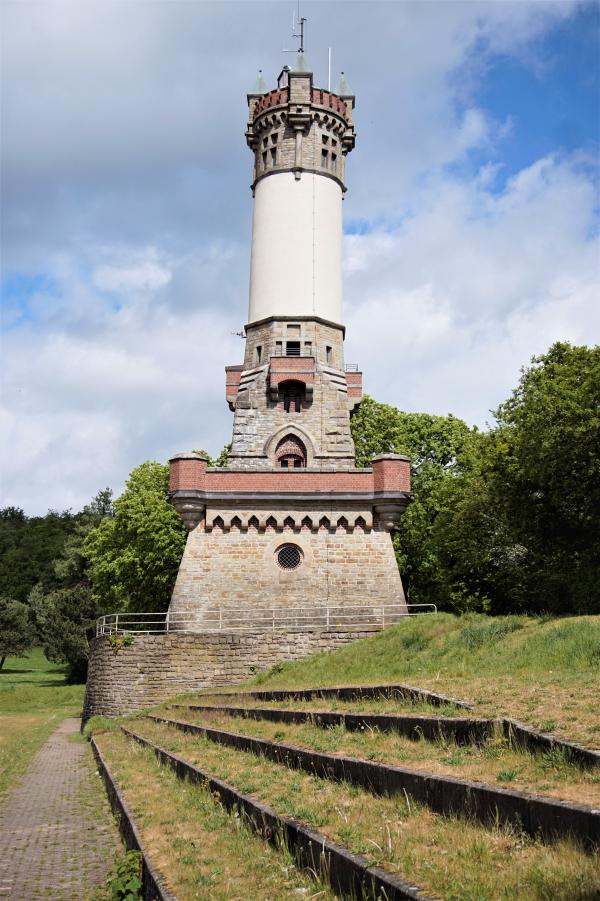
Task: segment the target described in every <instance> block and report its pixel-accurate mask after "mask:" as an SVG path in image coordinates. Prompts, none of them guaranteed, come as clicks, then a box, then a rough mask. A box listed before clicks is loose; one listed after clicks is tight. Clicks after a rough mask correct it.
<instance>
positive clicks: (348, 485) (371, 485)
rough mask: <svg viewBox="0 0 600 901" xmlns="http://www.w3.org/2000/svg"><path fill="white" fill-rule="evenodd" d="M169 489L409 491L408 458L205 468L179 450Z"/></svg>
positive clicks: (223, 491) (368, 494) (214, 491)
mask: <svg viewBox="0 0 600 901" xmlns="http://www.w3.org/2000/svg"><path fill="white" fill-rule="evenodd" d="M169 462H170V464H171V473H170V481H169V490H170V491H171V492H176V491H184V490H192V491H194V490H195V491H199V492H205V493H207V494H223V495H227V494H239V493H250V494H260V493H269V494H271V493H275V494H276V493H285V494H288V493H294V492H296V493H299V494H310V493H315V494H317V495H322V494H332V495H333V494H336V493H339V494H342V493H343V494H364V495H365V498H368V497H372V496H373V495H374V494H377V493H382V492H383V493H385V494H386V495H387V494H390V493H399V494H405V493H408V492H410V461H409V460H408V458H406V457H399V456H397V455H390V456H389V457H388V456H381V457H379V458H376V459H375V460H374V462H373V469H348V470H345V471H344V470H330V471H327V470H318V471H311V470H309V469H302V470H284V469H272V470H251V469H239V470H235V469H227V470H225V469H208V470H207V463H206V460H202V459H201V458H199V457H194V456H193V455H185V454H180V455H178V456H177V457H173V458H172V459H171V460H170V461H169Z"/></svg>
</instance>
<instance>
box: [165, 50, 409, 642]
mask: <svg viewBox="0 0 600 901" xmlns="http://www.w3.org/2000/svg"><path fill="white" fill-rule="evenodd" d="M353 109H354V97H353V96H352V95H351V94H350V93H348V91H347V90H345V88H344V86H343V85H342V86H341V88H340V91H339V93H337V94H335V93H332V92H330V91H324V90H322V89H321V88H318V87H315V86H314V84H313V75H312V73H311V72H308V71H305V70H304V66H303V61H302V57H301V56H300V57H299V64H298V65H297V66H296V68H295V69H292V70H290V69H289V68H288V67H287V66H286V67H284V69H283V71H282V72H281V74H280V76H279V79H278V84H277V88H275V89H274V90H270V91H269V90H265V91H262V90H261V91H257V92H255V93H252V94H249V95H248V110H249V112H248V125H247V129H246V140H247V143H248V146H249V147H250V149H251V151H252V153H253V157H254V168H253V183H252V192H253V197H254V211H253V224H252V250H251V264H250V301H249V311H248V323H247V325H246V329H245V333H246V347H245V354H244V362H243V363H242V364H241V365H234V366H227V367H226V397H227V402H228V404H229V407H230V409H231V410H232V411H233V413H234V422H233V439H232V445H231V451H230V454H229V458H228V464H227V466H226V467H224V468H221V469H214V468H207V464H206V462H205V461H204V460H202V459H201V458H199V457H198V456H197V455H195V454H178V455H177V456H176V457H174V458H173V459H172V460H171V461H170V463H171V482H170V499H171V502H172V503H173V504H174V506H175V508H176V509H177V510H178V511H179V513H180V515H181V516H182V518H183V520H184V522H185V524H186V526H187V528H188V529H189V535H188V539H187V544H186V548H185V552H184V555H183V558H182V561H181V566H180V570H179V574H178V577H177V582H176V585H175V589H174V592H173V598H172V601H171V608H170V611H171V613H172V614H183V612H185V613H186V616H187V618H189V615H193V617H194V619H195V620H196V621H197V623H198V627H199V628H201V627H202V623H203V622H204V623H205V624H206V625H208V623H209V621H210V618H211V616H214V613H209V611H214V610H215V609H216V608H220V609H223V608H224V609H225V610H227V611H231V613H232V615H239V616H240V617H242V618H243V616H244V613H245V611H250V610H254V611H256V610H258V609H262V608H271V607H278V608H279V607H298V608H313V607H325V606H330V607H331V606H334V607H335V606H338V607H346V606H348V605H355V604H356V605H359V604H365V605H375V604H398V603H404V593H403V590H402V584H401V581H400V576H399V573H398V568H397V565H396V561H395V557H394V552H393V547H392V542H391V537H390V532H391V531H392V530H393V529H394V528H395V527H396V526H397V523H398V519H399V516H400V514H401V512H402V510H403V509H404V507H405V506H406V504H407V502H408V500H409V493H410V464H409V461H408V460H407V458H405V457H401V456H398V455H384V456H381V457H377V458H375V460H374V461H373V466H372V468H371V469H356V467H355V459H354V445H353V441H352V435H351V432H350V416H351V414H352V412H353V411H354V410H355V409H357V407H358V405H359V404H360V399H361V394H362V374H361V373H360V372H359V371H358V367H357V366H349V365H346V364H345V363H344V325H343V318H342V261H341V253H342V200H343V195H344V192H345V190H346V187H345V166H346V157H347V155H348V153H350V151H351V150H352V149H353V147H354V142H355V133H354V125H353Z"/></svg>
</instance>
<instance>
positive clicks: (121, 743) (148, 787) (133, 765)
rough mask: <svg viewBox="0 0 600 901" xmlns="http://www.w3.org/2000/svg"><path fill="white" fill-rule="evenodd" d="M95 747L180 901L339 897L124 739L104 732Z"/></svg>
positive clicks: (208, 797)
mask: <svg viewBox="0 0 600 901" xmlns="http://www.w3.org/2000/svg"><path fill="white" fill-rule="evenodd" d="M135 725H136V726H137V723H136V724H135ZM96 741H97V742H98V745H99V747H100V748H101V750H102V753H103V754H104V755H105V757H106V759H107V760H108V763H109V765H110V768H111V771H112V772H113V775H114V776H115V777H116V778H117V780H118V782H119V786H120V788H121V790H122V792H123V795H124V797H125V799H126V801H127V804H128V806H129V808H130V810H131V811H132V814H133V816H134V818H135V821H136V824H137V825H138V827H139V828H140V831H141V833H142V837H143V842H144V846H145V849H146V851H147V852H148V854H149V856H150V857H151V860H152V862H153V864H154V865H155V866H156V867H157V869H158V870H159V871H160V872H161V873H162V874H164V876H165V877H166V879H167V883H168V885H169V888H170V889H171V891H172V892H173V893H174V894H175V895H176V896H177V898H179V899H180V901H187V899H197V898H210V899H211V901H213V899H215V901H221V899H222V901H237V899H239V901H248V899H250V898H268V899H273V901H278V899H282V901H283V899H291V898H306V899H309V898H312V899H317V898H318V899H322V901H332V899H334V898H335V897H336V896H335V895H334V894H333V893H332V892H331V891H330V890H329V889H327V888H325V887H324V886H322V885H320V884H319V883H317V882H315V881H314V880H313V879H311V878H310V877H309V876H308V875H306V874H303V873H301V872H299V871H298V870H297V869H296V867H295V866H294V864H293V861H292V859H291V857H290V855H289V854H288V853H287V852H286V851H285V850H281V851H277V850H275V849H273V848H271V847H270V846H269V845H267V844H266V843H265V842H263V841H262V840H261V839H260V838H258V837H257V836H255V835H253V834H252V833H251V832H250V831H249V830H248V829H247V828H246V826H245V825H244V824H243V823H242V822H241V821H240V819H239V817H238V816H233V815H231V816H230V815H229V814H228V813H227V812H226V811H225V810H224V808H223V807H222V806H221V805H220V804H219V802H218V801H217V800H216V799H215V798H213V797H212V795H211V794H210V792H209V791H208V790H207V789H205V788H203V787H202V786H197V785H191V784H190V783H189V782H187V781H185V782H182V781H181V780H179V779H177V777H176V776H175V775H174V774H173V773H172V772H171V771H170V770H169V769H168V768H167V767H161V766H160V765H159V764H158V763H157V762H156V758H155V757H154V754H152V752H151V751H148V750H145V749H143V748H141V747H140V746H139V745H138V744H136V743H135V742H131V741H129V740H127V739H126V738H125V737H124V736H123V734H122V733H116V732H111V733H103V734H101V735H97V736H96Z"/></svg>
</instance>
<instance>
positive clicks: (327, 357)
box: [325, 345, 331, 363]
mask: <svg viewBox="0 0 600 901" xmlns="http://www.w3.org/2000/svg"><path fill="white" fill-rule="evenodd" d="M325 360H326V361H327V363H331V347H329V345H327V346H326V347H325Z"/></svg>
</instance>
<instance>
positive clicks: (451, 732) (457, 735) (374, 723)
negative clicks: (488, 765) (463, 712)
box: [171, 704, 502, 745]
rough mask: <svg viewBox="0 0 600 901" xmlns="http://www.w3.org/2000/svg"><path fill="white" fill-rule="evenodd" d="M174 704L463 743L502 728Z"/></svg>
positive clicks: (421, 718) (474, 722)
mask: <svg viewBox="0 0 600 901" xmlns="http://www.w3.org/2000/svg"><path fill="white" fill-rule="evenodd" d="M171 708H172V709H174V710H176V711H177V710H179V711H186V710H189V711H196V712H201V713H211V712H215V714H217V715H223V716H233V717H240V718H247V719H254V720H268V721H270V722H273V723H288V724H289V723H309V724H311V725H313V726H318V727H320V728H322V729H330V728H332V727H336V726H341V727H342V728H344V729H348V730H349V731H353V732H356V731H364V730H365V729H370V730H374V729H376V730H377V731H379V732H397V733H399V734H400V735H404V736H406V738H410V739H412V740H413V741H418V740H419V739H421V738H428V739H446V740H448V741H454V742H456V743H457V744H461V745H465V744H466V745H468V744H482V743H483V742H484V741H486V740H487V739H489V738H491V737H493V736H494V735H495V734H496V733H497V732H498V731H499V730H501V728H502V726H501V723H499V722H498V721H496V720H486V719H475V718H466V717H465V718H461V717H441V716H427V715H418V714H405V715H404V716H401V715H399V714H389V713H387V714H386V713H371V714H369V713H344V712H341V711H330V710H288V709H281V708H277V707H266V708H265V707H217V706H214V705H201V704H172V705H171Z"/></svg>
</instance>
